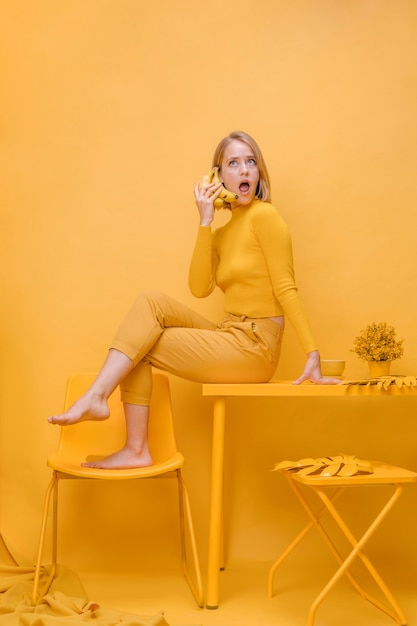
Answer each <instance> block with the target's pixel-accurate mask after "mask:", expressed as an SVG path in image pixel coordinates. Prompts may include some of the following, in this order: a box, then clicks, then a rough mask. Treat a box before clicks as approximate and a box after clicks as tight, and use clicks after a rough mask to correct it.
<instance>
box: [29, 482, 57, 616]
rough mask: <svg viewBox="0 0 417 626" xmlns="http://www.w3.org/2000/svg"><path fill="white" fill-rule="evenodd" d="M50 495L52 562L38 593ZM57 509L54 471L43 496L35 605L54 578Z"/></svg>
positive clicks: (34, 586) (33, 601)
mask: <svg viewBox="0 0 417 626" xmlns="http://www.w3.org/2000/svg"><path fill="white" fill-rule="evenodd" d="M51 496H53V527H52V564H51V570H50V572H49V576H48V579H47V581H46V583H45V585H44V587H43V589H42V591H41V593H40V594H38V589H39V581H40V576H41V569H42V556H43V551H44V544H45V536H46V530H47V525H48V513H49V507H50V501H51ZM57 510H58V475H57V472H56V471H54V472H53V474H52V478H51V481H50V483H49V486H48V489H47V491H46V496H45V505H44V510H43V518H42V526H41V535H40V540H39V549H38V557H37V561H36V567H35V576H34V582H33V590H32V604H33V605H37V604H38V603H39V602H40V601H41V600H42V598H43V597H44V596H45V595H46V593H47V592H48V589H49V587H50V586H51V583H52V581H53V579H54V578H55V573H56V565H57Z"/></svg>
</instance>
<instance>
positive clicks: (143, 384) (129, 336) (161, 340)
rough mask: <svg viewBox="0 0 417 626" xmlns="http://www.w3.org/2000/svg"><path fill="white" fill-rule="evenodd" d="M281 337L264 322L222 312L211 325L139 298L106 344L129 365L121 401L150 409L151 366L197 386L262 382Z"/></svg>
mask: <svg viewBox="0 0 417 626" xmlns="http://www.w3.org/2000/svg"><path fill="white" fill-rule="evenodd" d="M281 339H282V328H281V327H280V326H279V325H278V324H276V323H275V322H273V321H272V320H270V319H268V318H261V319H253V318H247V317H245V316H236V315H231V314H226V317H225V318H224V319H223V320H222V321H221V322H219V323H218V324H215V323H213V322H211V321H209V320H207V319H205V318H204V317H203V316H201V315H199V314H198V313H195V312H194V311H193V310H192V309H190V308H189V307H187V306H185V305H183V304H181V303H180V302H177V301H176V300H174V299H173V298H170V297H169V296H166V295H164V294H160V293H143V294H140V295H139V297H138V298H137V299H136V301H135V303H134V304H133V306H132V308H131V310H130V311H129V313H128V314H127V316H126V318H125V319H124V320H123V322H122V323H121V325H120V327H119V329H118V331H117V333H116V336H115V338H114V340H113V342H112V344H111V348H113V349H115V350H119V351H120V352H123V353H124V354H125V355H126V356H128V357H129V358H130V359H131V360H132V361H133V364H134V369H133V370H132V372H131V373H130V374H129V375H128V376H127V377H126V378H125V380H124V381H123V382H122V384H121V385H120V388H121V398H122V401H123V402H128V403H130V404H139V405H149V403H150V397H151V393H152V370H151V368H152V366H154V367H156V368H158V369H161V370H165V371H167V372H170V373H171V374H175V375H177V376H181V377H182V378H186V379H188V380H192V381H195V382H201V383H203V382H204V383H220V382H222V383H261V382H267V381H268V380H270V378H271V377H272V376H273V374H274V372H275V369H276V366H277V363H278V359H279V353H280V347H281Z"/></svg>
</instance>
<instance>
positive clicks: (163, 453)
mask: <svg viewBox="0 0 417 626" xmlns="http://www.w3.org/2000/svg"><path fill="white" fill-rule="evenodd" d="M95 376H96V374H93V373H88V374H74V375H73V376H71V377H70V378H69V380H68V383H67V390H66V396H65V403H64V411H65V410H66V409H67V408H69V407H70V406H71V405H72V404H74V402H75V400H77V399H78V398H79V397H80V396H81V395H82V394H83V393H84V392H85V391H86V390H87V389H88V387H89V386H90V385H91V383H92V382H93V380H94V378H95ZM152 378H153V389H152V399H151V405H150V417H149V447H150V451H151V454H152V458H153V460H154V463H163V462H164V461H166V460H168V459H170V458H171V457H172V456H173V455H174V454H176V452H177V446H176V442H175V434H174V424H173V414H172V403H171V392H170V386H169V380H168V377H167V376H166V375H165V374H161V373H155V372H153V375H152ZM109 407H110V417H109V419H107V420H104V421H97V422H95V421H84V422H80V423H78V424H74V425H72V426H63V427H61V436H60V441H59V447H58V454H59V456H60V458H62V459H68V460H69V461H71V462H74V461H75V462H77V461H79V462H80V463H81V462H83V461H84V460H85V459H86V458H89V459H91V458H94V457H102V456H105V455H108V454H111V453H112V452H115V451H116V450H118V449H120V448H121V447H122V446H123V444H124V441H125V432H126V427H125V419H124V412H123V404H122V402H121V400H120V397H119V391H118V390H117V389H116V391H115V392H114V393H113V394H112V395H111V397H110V398H109Z"/></svg>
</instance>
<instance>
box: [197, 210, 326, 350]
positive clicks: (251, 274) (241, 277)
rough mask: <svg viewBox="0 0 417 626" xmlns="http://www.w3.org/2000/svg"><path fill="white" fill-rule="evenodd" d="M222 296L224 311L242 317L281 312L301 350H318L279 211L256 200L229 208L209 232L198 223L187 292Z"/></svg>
mask: <svg viewBox="0 0 417 626" xmlns="http://www.w3.org/2000/svg"><path fill="white" fill-rule="evenodd" d="M216 285H217V286H218V287H220V289H221V290H222V291H223V292H224V294H225V311H226V313H233V314H234V315H246V316H247V317H255V318H256V317H273V316H277V315H285V316H286V317H287V318H288V319H289V321H290V322H291V324H292V326H293V327H294V330H295V332H296V334H297V336H298V338H299V340H300V343H301V345H302V347H303V349H304V350H305V352H306V353H308V352H312V351H313V350H317V346H316V343H315V340H314V338H313V335H312V332H311V329H310V326H309V324H308V321H307V318H306V315H305V312H304V309H303V306H302V304H301V302H300V299H299V296H298V290H297V286H296V284H295V279H294V266H293V254H292V244H291V237H290V234H289V230H288V227H287V225H286V223H285V222H284V220H283V219H282V217H281V216H280V215H279V213H278V211H277V210H276V209H275V208H274V207H273V206H272V205H271V204H269V203H268V202H262V201H260V200H258V199H255V200H254V201H253V202H252V203H251V204H250V205H249V206H241V207H237V208H236V209H233V210H232V216H231V219H230V221H229V222H228V223H227V224H226V225H225V226H223V227H221V228H218V229H217V230H215V231H214V232H212V231H211V228H210V227H207V226H200V227H199V230H198V235H197V241H196V244H195V248H194V253H193V256H192V259H191V265H190V272H189V286H190V290H191V293H192V294H193V295H194V296H196V297H197V298H204V297H206V296H208V295H209V294H210V293H211V292H212V291H213V290H214V288H215V286H216Z"/></svg>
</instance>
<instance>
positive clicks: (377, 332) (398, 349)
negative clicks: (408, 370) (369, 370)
mask: <svg viewBox="0 0 417 626" xmlns="http://www.w3.org/2000/svg"><path fill="white" fill-rule="evenodd" d="M403 342H404V339H397V331H396V330H395V328H394V327H393V326H389V325H388V324H387V323H386V322H379V324H376V323H375V322H373V323H372V324H369V325H368V326H367V327H366V328H364V329H363V330H361V332H360V333H359V335H358V336H357V337H356V338H355V340H354V342H353V348H352V349H351V352H355V354H357V356H358V357H359V358H360V359H362V361H394V360H395V359H400V358H401V357H402V355H403V354H404V348H403Z"/></svg>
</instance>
